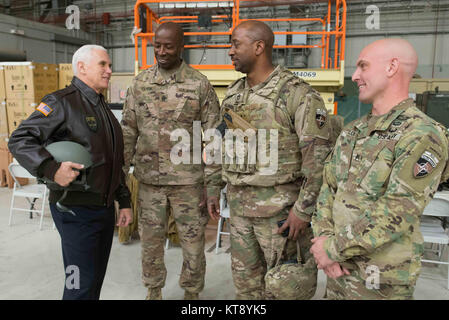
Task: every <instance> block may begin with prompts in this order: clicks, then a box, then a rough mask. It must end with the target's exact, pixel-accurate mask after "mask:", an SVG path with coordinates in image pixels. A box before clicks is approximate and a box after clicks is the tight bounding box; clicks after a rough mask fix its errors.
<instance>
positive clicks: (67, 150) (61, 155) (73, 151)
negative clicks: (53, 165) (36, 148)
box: [42, 141, 93, 191]
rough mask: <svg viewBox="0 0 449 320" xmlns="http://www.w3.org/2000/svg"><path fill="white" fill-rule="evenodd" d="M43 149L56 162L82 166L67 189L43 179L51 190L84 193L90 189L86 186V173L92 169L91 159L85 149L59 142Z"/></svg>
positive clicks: (72, 143)
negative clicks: (67, 162)
mask: <svg viewBox="0 0 449 320" xmlns="http://www.w3.org/2000/svg"><path fill="white" fill-rule="evenodd" d="M45 149H46V150H47V151H48V152H49V153H50V154H51V155H52V156H53V158H54V159H55V161H56V162H66V161H70V162H74V163H79V164H82V165H84V168H83V169H81V170H80V174H79V175H78V177H77V178H76V179H75V180H74V181H72V183H70V185H69V186H67V187H61V186H60V185H59V184H57V183H56V182H54V181H51V180H49V179H47V178H43V179H42V180H43V181H42V182H43V183H45V184H46V185H47V186H48V188H49V189H51V190H66V191H86V190H88V189H89V188H90V187H89V186H88V185H87V172H88V169H89V168H90V167H92V165H93V162H92V157H91V155H90V153H89V151H87V149H86V148H85V147H83V146H82V145H80V144H79V143H76V142H72V141H59V142H54V143H51V144H49V145H48V146H46V147H45Z"/></svg>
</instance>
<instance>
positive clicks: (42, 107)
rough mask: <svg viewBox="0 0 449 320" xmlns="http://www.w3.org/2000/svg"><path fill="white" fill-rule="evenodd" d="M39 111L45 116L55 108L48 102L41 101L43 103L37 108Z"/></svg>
mask: <svg viewBox="0 0 449 320" xmlns="http://www.w3.org/2000/svg"><path fill="white" fill-rule="evenodd" d="M36 110H37V111H39V112H41V113H42V114H43V115H44V116H48V115H49V114H50V113H51V112H52V111H53V109H52V108H50V107H49V106H48V105H47V104H45V103H43V102H41V104H40V105H39V106H38V107H37V108H36Z"/></svg>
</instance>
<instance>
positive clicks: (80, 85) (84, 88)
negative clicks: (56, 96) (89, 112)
mask: <svg viewBox="0 0 449 320" xmlns="http://www.w3.org/2000/svg"><path fill="white" fill-rule="evenodd" d="M72 84H73V85H74V86H75V87H76V88H77V89H78V90H79V91H80V92H81V93H82V94H83V95H84V96H85V97H86V98H87V100H89V102H90V103H91V104H93V105H94V106H97V105H98V104H99V103H100V101H101V100H100V98H101V97H102V96H103V95H102V94H101V93H100V94H98V93H97V92H95V90H94V89H92V88H91V87H89V86H88V85H87V84H85V83H84V82H83V81H81V80H80V79H79V78H78V77H76V76H74V77H73V79H72Z"/></svg>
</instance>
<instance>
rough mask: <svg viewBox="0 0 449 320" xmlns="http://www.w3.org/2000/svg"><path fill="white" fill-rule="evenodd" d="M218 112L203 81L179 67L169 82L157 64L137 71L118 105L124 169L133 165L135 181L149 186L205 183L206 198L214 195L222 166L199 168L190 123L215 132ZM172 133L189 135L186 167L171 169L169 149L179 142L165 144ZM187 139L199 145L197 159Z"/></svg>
mask: <svg viewBox="0 0 449 320" xmlns="http://www.w3.org/2000/svg"><path fill="white" fill-rule="evenodd" d="M219 109H220V106H219V101H218V98H217V95H216V93H215V91H214V89H213V87H212V86H211V84H210V83H209V81H208V80H207V78H206V77H205V76H204V75H202V74H201V73H200V72H199V71H197V70H195V69H193V68H191V67H190V66H189V65H187V64H186V63H184V62H182V64H181V66H180V67H179V69H178V70H177V71H176V72H175V73H173V74H172V75H171V76H170V77H169V78H168V79H165V78H164V76H163V75H162V74H161V72H160V70H159V69H158V66H157V64H156V65H155V66H153V67H151V68H150V69H148V70H145V71H142V72H141V73H140V74H138V75H137V76H136V77H135V78H134V80H133V82H132V85H131V86H130V88H129V89H128V92H127V96H126V101H125V103H124V106H123V116H122V130H123V139H124V142H125V150H124V154H125V166H124V170H128V168H129V166H130V164H131V163H134V166H135V169H134V175H135V177H136V178H137V180H139V182H143V183H146V184H152V185H160V186H164V185H197V184H202V183H203V181H204V182H205V183H206V184H207V187H208V191H209V194H210V195H216V196H218V195H219V194H220V186H221V174H220V170H221V165H219V164H212V165H208V166H205V165H204V164H203V163H202V161H201V131H200V132H199V136H195V137H194V135H193V134H194V133H193V122H194V121H199V124H200V126H201V128H200V129H202V130H203V131H205V130H207V129H209V128H216V127H217V126H218V125H219V113H220V110H219ZM176 129H179V130H185V131H186V132H188V134H189V142H190V143H191V145H190V146H186V147H187V150H188V152H189V160H190V162H189V163H179V164H175V163H173V162H172V161H171V159H170V152H171V151H172V149H173V147H174V146H175V145H177V144H178V145H179V143H180V142H179V141H171V140H170V135H171V133H172V132H173V131H175V130H176ZM192 140H196V142H197V143H199V147H200V151H199V153H198V154H194V152H193V143H192V142H191V141H192ZM125 172H127V171H125Z"/></svg>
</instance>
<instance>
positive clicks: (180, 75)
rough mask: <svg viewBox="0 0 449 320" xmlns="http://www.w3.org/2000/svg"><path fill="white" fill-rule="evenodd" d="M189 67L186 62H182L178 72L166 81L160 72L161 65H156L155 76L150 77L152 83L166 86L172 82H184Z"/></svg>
mask: <svg viewBox="0 0 449 320" xmlns="http://www.w3.org/2000/svg"><path fill="white" fill-rule="evenodd" d="M186 67H187V64H186V63H185V62H184V60H182V61H181V65H180V66H179V67H178V70H176V72H175V73H174V74H172V75H171V76H170V78H169V79H165V78H164V77H163V76H162V74H161V73H160V71H159V65H158V64H157V63H156V65H155V68H154V71H153V74H152V75H151V77H150V82H151V83H156V84H166V83H170V82H173V81H174V82H184V78H185V77H184V69H185V68H186Z"/></svg>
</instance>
